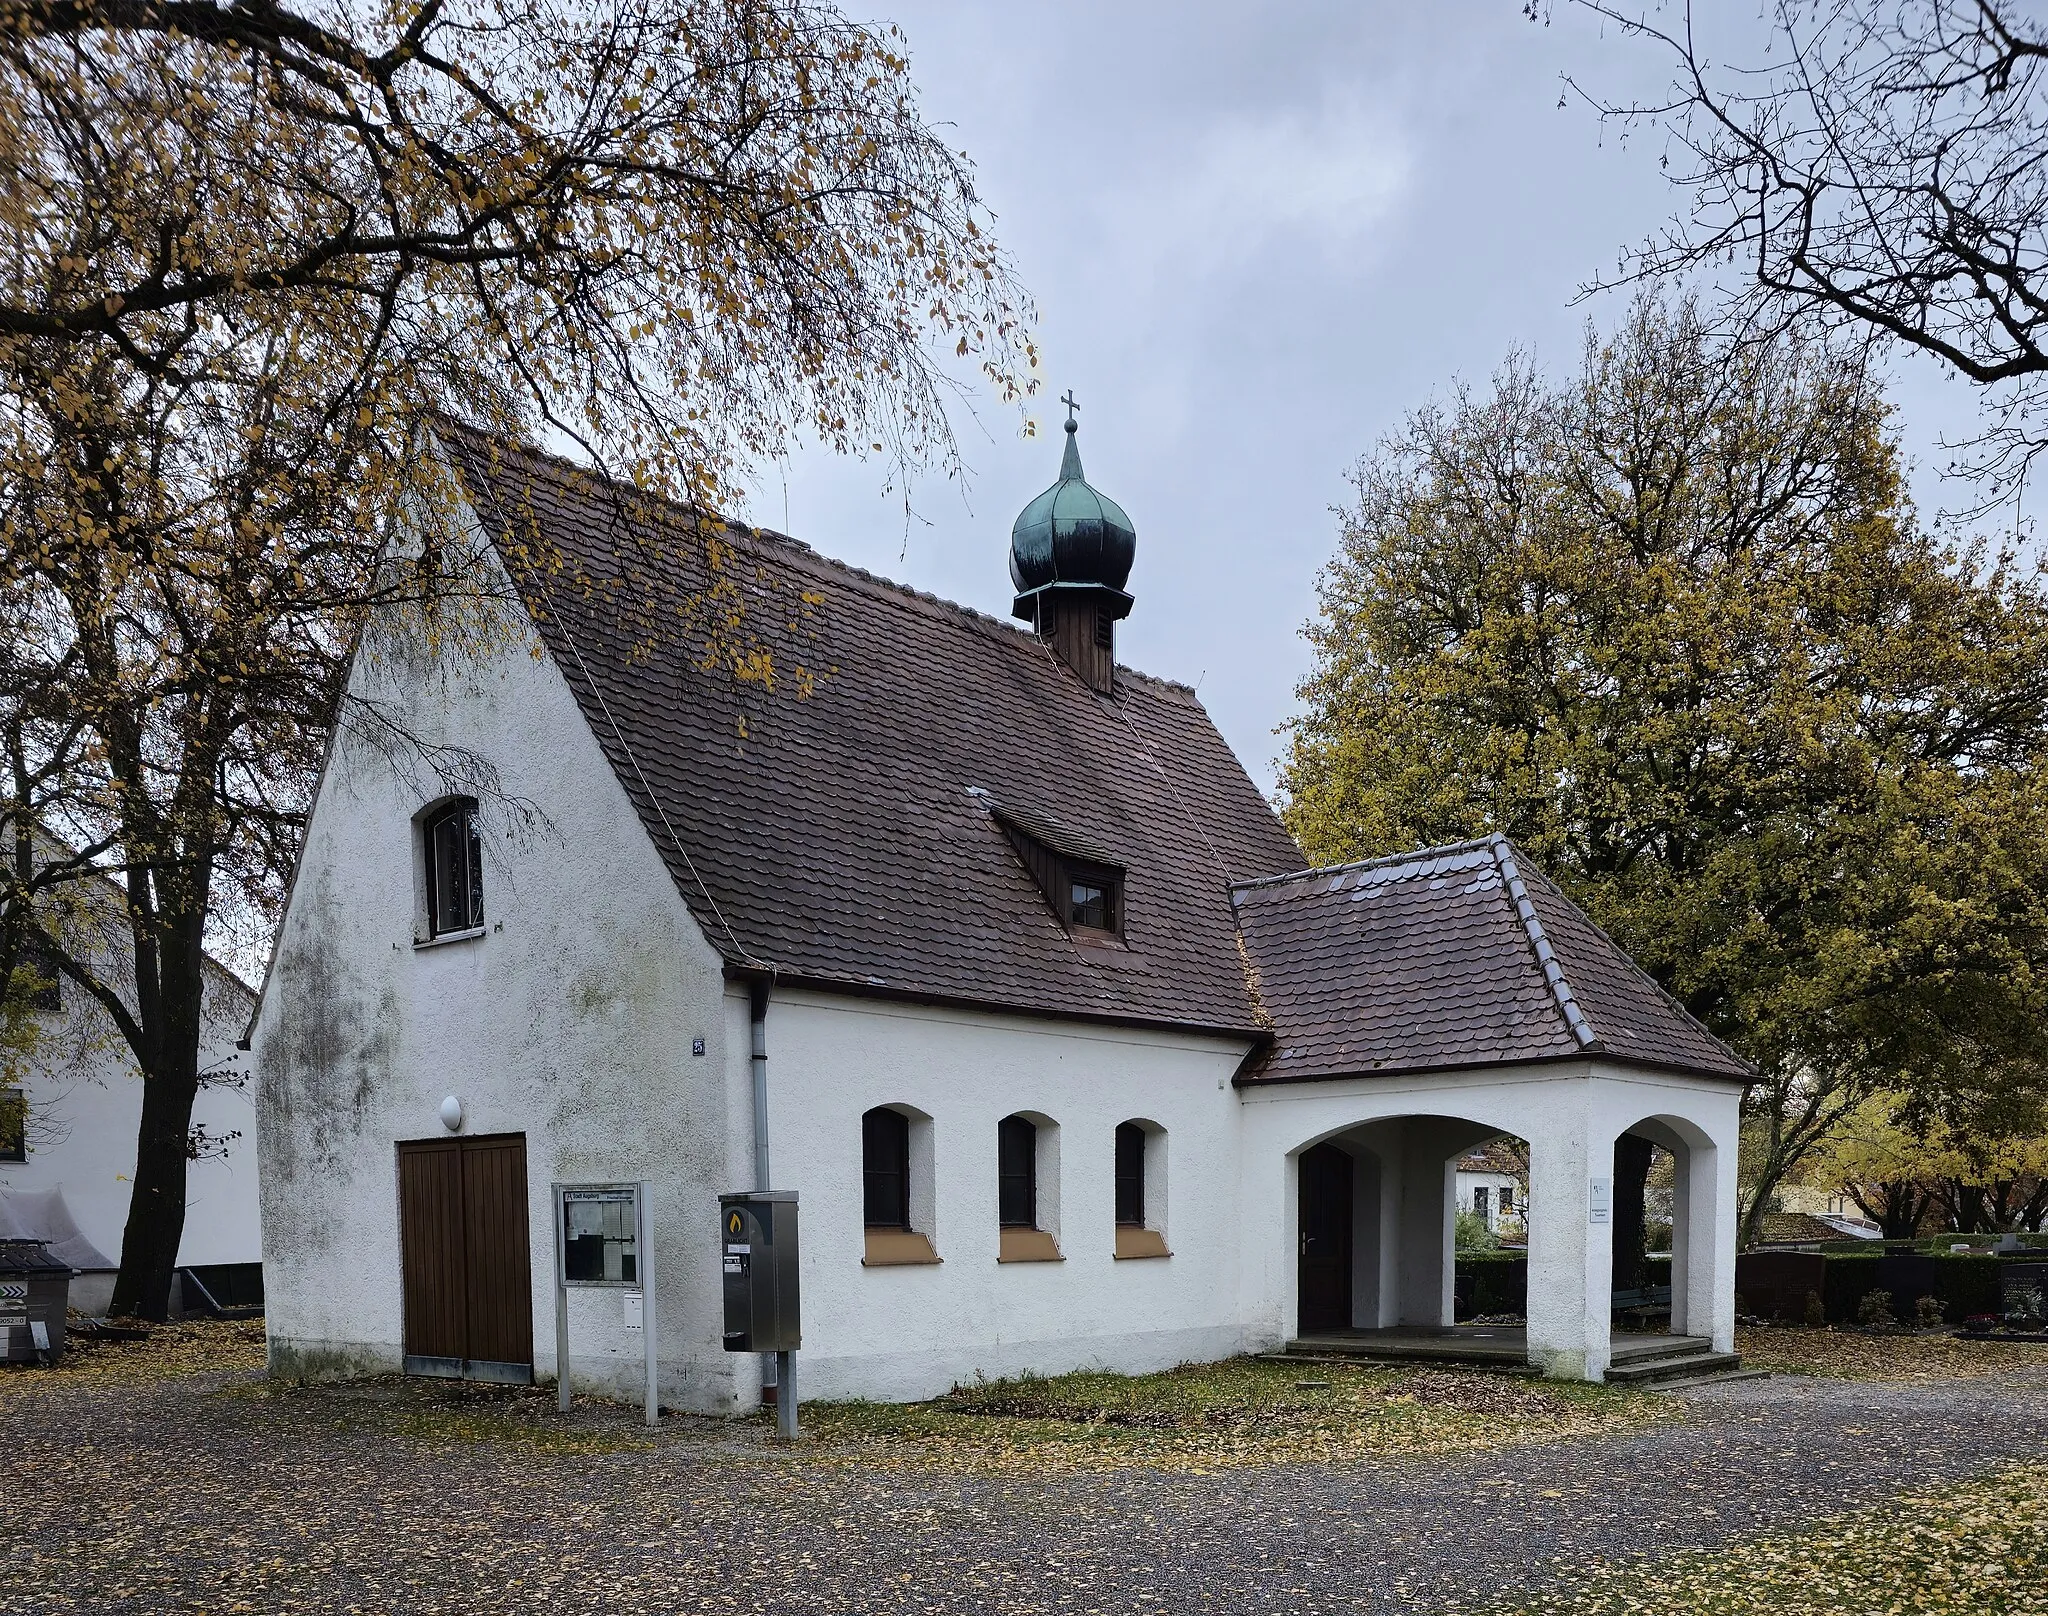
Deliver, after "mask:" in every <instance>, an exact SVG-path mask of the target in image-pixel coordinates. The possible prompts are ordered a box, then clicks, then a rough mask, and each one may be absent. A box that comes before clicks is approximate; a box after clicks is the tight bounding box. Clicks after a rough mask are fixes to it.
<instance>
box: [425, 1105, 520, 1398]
mask: <svg viewBox="0 0 2048 1616" xmlns="http://www.w3.org/2000/svg"><path fill="white" fill-rule="evenodd" d="M398 1196H399V1247H400V1262H401V1269H402V1272H403V1275H404V1294H405V1369H406V1372H407V1373H408V1374H415V1375H452V1376H461V1377H464V1378H467V1379H471V1380H502V1381H517V1382H525V1381H530V1380H531V1379H532V1378H533V1273H532V1262H531V1253H530V1251H529V1249H528V1242H527V1207H526V1139H525V1136H524V1135H521V1134H498V1135H487V1136H485V1137H483V1138H477V1139H422V1140H416V1141H408V1142H406V1143H402V1144H400V1145H399V1147H398Z"/></svg>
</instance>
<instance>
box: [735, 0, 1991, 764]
mask: <svg viewBox="0 0 2048 1616" xmlns="http://www.w3.org/2000/svg"><path fill="white" fill-rule="evenodd" d="M852 9H853V10H854V11H855V13H856V14H859V13H860V11H861V7H860V6H859V5H858V4H857V3H855V4H854V5H853V6H852ZM879 15H881V16H883V17H885V18H886V19H887V20H890V21H894V22H896V23H898V24H899V25H900V26H901V27H902V29H903V31H904V33H905V34H906V36H907V37H908V41H909V47H910V56H911V62H912V73H913V77H914V79H915V80H916V82H917V83H918V85H919V86H920V87H921V90H922V93H923V96H924V99H925V104H926V108H927V111H928V113H929V115H930V116H931V117H933V118H934V119H936V120H939V121H941V122H943V123H946V124H948V125H950V126H951V133H952V135H953V136H954V137H955V138H954V144H956V145H958V146H960V147H963V148H965V150H966V151H967V152H968V153H969V154H970V156H971V157H972V158H973V160H974V162H975V164H976V166H977V169H978V172H979V176H980V183H981V187H982V191H983V194H984V196H985V198H986V199H987V201H988V203H989V205H990V206H991V207H992V208H993V209H994V210H995V212H996V214H997V228H998V234H999V237H1000V239H1001V240H1002V241H1003V243H1004V244H1005V246H1006V247H1007V248H1008V249H1009V250H1010V252H1011V253H1012V255H1013V256H1014V258H1015V259H1016V262H1017V266H1018V269H1019V271H1020V273H1021V275H1022V277H1023V279H1024V281H1025V283H1026V284H1027V285H1028V286H1029V287H1030V289H1031V290H1032V292H1033V293H1034V294H1035V296H1036V298H1037V300H1038V304H1039V314H1040V323H1039V334H1040V337H1041V339H1042V353H1043V375H1044V378H1045V380H1046V381H1047V382H1048V383H1049V386H1048V387H1047V388H1046V389H1045V391H1044V394H1043V395H1042V398H1043V402H1042V403H1041V404H1040V405H1039V406H1038V407H1037V408H1036V409H1035V410H1034V411H1033V413H1034V415H1035V416H1036V419H1037V421H1038V424H1039V435H1038V437H1037V438H1036V439H1035V440H1033V439H1027V438H1025V437H1023V436H1022V434H1021V430H1020V423H1019V420H1018V417H1017V416H1016V415H1015V414H1014V413H1011V412H1009V411H1007V410H1006V409H1005V408H1004V407H1002V406H1000V405H994V404H990V403H986V402H985V403H984V404H983V406H982V408H981V409H980V411H979V416H978V419H976V418H973V417H968V416H963V417H961V419H960V421H959V427H960V435H961V438H962V441H963V447H964V449H965V453H966V457H967V460H968V463H969V468H970V475H969V477H968V479H967V481H966V482H965V484H964V485H962V484H959V483H947V482H944V481H942V480H926V481H925V482H923V483H921V484H920V485H918V487H917V488H916V489H915V491H914V514H913V516H912V517H911V519H910V520H909V521H908V523H906V519H905V514H904V508H903V501H902V497H901V494H900V493H896V494H893V495H892V494H889V493H885V491H884V486H883V485H884V477H885V474H884V470H883V468H880V467H877V466H874V465H862V464H858V463H852V462H839V461H836V460H834V459H833V458H832V457H830V456H827V455H821V454H810V455H799V456H798V457H797V458H796V459H795V461H794V462H793V463H792V465H791V467H790V472H789V476H788V487H787V491H786V498H787V509H786V513H785V509H784V499H785V491H784V489H783V488H782V486H781V485H780V484H779V483H775V484H771V485H770V486H767V487H764V488H763V489H762V490H761V492H760V494H759V496H758V497H757V498H756V500H755V503H754V508H753V511H752V513H751V514H752V515H753V518H754V520H756V521H758V522H761V523H763V524H764V525H767V526H771V527H785V528H786V529H787V531H789V532H791V533H792V534H794V535H795V536H796V537H798V538H801V539H803V540H805V541H806V542H808V543H810V544H812V545H813V546H815V547H816V548H817V549H819V550H821V551H823V552H825V553H826V554H828V555H833V556H837V557H840V558H842V559H844V560H848V561H852V562H855V563H857V564H859V565H861V566H864V567H867V568H870V569H871V570H873V571H875V572H878V573H881V574H884V575H885V576H889V577H893V578H897V579H900V580H902V581H904V582H907V583H911V584H914V585H916V586H917V587H919V588H922V589H928V590H932V591H934V592H936V593H938V594H940V595H943V596H945V597H947V598H949V599H952V600H956V601H961V602H964V603H966V604H969V605H972V606H975V607H978V608H980V609H981V610H983V611H987V612H991V613H995V614H998V615H1002V614H1005V613H1007V611H1008V609H1009V603H1010V586H1009V578H1008V576H1007V573H1006V571H1005V566H1006V559H1007V553H1008V543H1009V531H1010V523H1011V521H1012V519H1013V518H1014V517H1015V515H1016V513H1017V511H1018V510H1019V509H1020V508H1021V507H1022V506H1023V505H1024V503H1025V502H1026V501H1027V500H1029V499H1030V498H1031V496H1032V495H1034V494H1036V493H1037V492H1038V491H1039V490H1040V489H1042V488H1043V487H1045V486H1046V485H1047V484H1048V483H1050V482H1051V481H1052V480H1053V478H1054V475H1055V473H1056V471H1057V468H1058V461H1059V442H1060V434H1059V430H1058V427H1059V422H1060V420H1061V419H1062V418H1063V412H1062V411H1061V410H1060V408H1059V407H1058V406H1057V405H1056V404H1053V403H1052V402H1051V400H1052V399H1053V398H1054V397H1056V396H1057V395H1058V394H1061V393H1064V392H1065V391H1067V390H1068V389H1069V388H1071V389H1073V390H1074V392H1075V394H1076V396H1077V397H1078V398H1079V400H1080V404H1081V410H1080V422H1081V448H1082V455H1083V459H1084V462H1085V464H1086V469H1087V473H1088V477H1089V480H1090V481H1091V482H1093V483H1094V484H1095V485H1096V486H1097V487H1099V488H1101V489H1102V490H1103V491H1104V492H1105V493H1107V494H1109V495H1110V496H1111V497H1113V498H1114V499H1116V500H1117V501H1118V502H1119V503H1121V504H1122V505H1123V507H1124V509H1125V510H1126V511H1128V512H1129V513H1130V515H1131V518H1132V521H1133V522H1134V524H1135V525H1136V527H1137V530H1138V559H1137V565H1136V567H1135V568H1134V570H1133V572H1132V575H1131V582H1130V586H1129V587H1130V589H1131V591H1132V593H1133V594H1134V595H1135V596H1136V597H1137V605H1136V607H1135V608H1134V610H1133V612H1132V614H1131V617H1130V619H1129V621H1128V622H1127V623H1126V624H1124V625H1123V630H1122V634H1121V637H1120V639H1119V642H1118V648H1117V649H1118V657H1119V659H1120V660H1121V661H1124V662H1126V663H1128V664H1130V665H1132V666H1134V667H1137V668H1140V669H1143V670H1145V671H1147V672H1151V673H1157V674H1163V675H1166V676H1168V677H1171V678H1176V679H1181V680H1185V681H1186V682H1188V683H1190V684H1197V683H1198V682H1199V690H1200V694H1201V698H1202V700H1203V702H1204V703H1205V704H1206V705H1207V707H1208V709H1209V711H1210V712H1211V714H1213V715H1214V717H1215V719H1216V721H1217V723H1218V724H1219V725H1220V726H1221V728H1222V730H1223V733H1224V735H1225V736H1226V737H1227V738H1228V739H1229V741H1230V743H1231V745H1232V746H1234V747H1235V748H1236V750H1237V753H1238V756H1239V757H1240V758H1242V759H1243V761H1244V764H1245V766H1246V768H1247V769H1248V770H1250V772H1251V774H1252V777H1253V778H1254V779H1255V780H1257V781H1258V782H1259V783H1260V785H1261V786H1262V787H1267V788H1270V787H1271V785H1272V780H1273V763H1274V760H1275V758H1276V757H1277V756H1278V755H1279V754H1280V752H1281V750H1282V749H1283V747H1284V745H1285V741H1284V737H1282V736H1280V735H1278V734H1276V733H1275V731H1276V729H1277V727H1278V726H1280V725H1282V724H1283V723H1284V722H1285V721H1286V719H1287V718H1288V716H1289V715H1290V714H1291V713H1292V712H1293V711H1294V710H1295V698H1294V689H1295V686H1296V684H1297V682H1298V681H1299V680H1300V678H1301V677H1302V675H1303V673H1304V672H1305V670H1306V668H1307V663H1308V657H1307V648H1306V646H1305V645H1304V643H1303V641H1302V639H1301V637H1300V629H1301V627H1302V625H1303V623H1304V622H1305V621H1306V620H1307V619H1308V618H1309V617H1310V616H1311V614H1312V613H1313V610H1314V604H1315V595H1314V589H1315V576H1316V571H1317V569H1318V568H1319V567H1320V566H1321V565H1322V564H1323V563H1324V562H1325V561H1326V560H1327V559H1328V557H1329V555H1330V552H1331V549H1332V547H1333V544H1334V542H1335V535H1336V524H1335V520H1334V518H1333V517H1332V516H1331V514H1330V507H1331V505H1333V504H1334V503H1336V502H1338V501H1339V500H1341V499H1342V498H1343V497H1344V492H1345V485H1344V481H1343V477H1344V472H1345V470H1346V469H1347V468H1348V467H1349V466H1350V465H1351V464H1352V463H1353V462H1354V461H1355V460H1356V459H1357V458H1358V456H1359V455H1360V454H1361V453H1363V452H1364V451H1366V450H1367V449H1369V448H1370V447H1371V445H1372V444H1373V442H1374V441H1375V440H1376V439H1377V438H1379V437H1380V436H1381V435H1382V434H1383V433H1386V432H1388V431H1390V430H1391V429H1393V428H1394V427H1395V426H1397V425H1398V424H1399V422H1400V420H1401V417H1402V416H1403V415H1404V414H1405V413H1406V412H1407V411H1409V410H1411V409H1413V408H1414V407H1416V406H1417V405H1419V404H1421V403H1423V402H1425V401H1426V400H1427V399H1428V398H1429V397H1431V396H1432V394H1436V393H1441V392H1442V391H1443V390H1444V389H1445V387H1446V386H1447V384H1449V383H1450V382H1451V381H1452V380H1453V379H1455V378H1457V377H1460V376H1464V377H1467V378H1471V379H1473V380H1480V381H1483V380H1484V378H1485V377H1486V376H1487V375H1488V373H1490V372H1491V371H1492V370H1493V368H1494V367H1495V366H1496V365H1497V364H1498V363H1499V362H1500V361H1501V359H1502V358H1503V357H1504V356H1505V355H1506V354H1507V353H1508V351H1509V350H1510V349H1511V348H1513V347H1515V346H1521V347H1524V348H1526V349H1529V350H1530V351H1532V352H1533V353H1534V354H1535V355H1536V357H1537V359H1538V361H1539V362H1540V363H1542V364H1543V365H1544V366H1545V367H1546V368H1548V369H1550V370H1552V371H1553V372H1556V371H1560V370H1562V369H1564V368H1565V367H1567V366H1569V365H1570V364H1571V363H1572V361H1573V360H1574V358H1575V357H1576V354H1577V350H1578V345H1579V340H1580V332H1581V330H1582V327H1583V325H1584V322H1585V321H1586V319H1587V318H1588V317H1589V315H1590V316H1592V317H1594V318H1596V319H1599V318H1605V317H1607V316H1608V314H1609V313H1610V312H1611V310H1610V309H1609V307H1607V306H1605V305H1602V304H1600V303H1597V302H1596V303H1594V304H1592V305H1588V306H1580V307H1573V306H1572V299H1573V295H1574V293H1575V291H1576V289H1577V288H1578V286H1579V285H1580V284H1581V283H1582V282H1583V281H1585V280H1586V279H1587V277H1589V276H1591V275H1595V274H1597V273H1598V272H1600V271H1601V270H1603V269H1607V268H1611V267H1612V265H1613V264H1614V262H1615V257H1616V252H1617V250H1618V248H1619V247H1620V246H1621V245H1622V244H1623V243H1625V242H1631V241H1634V240H1637V239H1639V238H1640V237H1641V236H1642V235H1643V234H1644V233H1645V232H1646V231H1648V230H1649V229H1651V228H1652V227H1654V226H1655V225H1657V224H1658V223H1659V222H1660V221H1662V220H1663V219H1665V218H1666V217H1667V216H1668V215H1669V213H1670V212H1671V210H1672V208H1673V206H1674V204H1675V202H1676V200H1677V199H1676V198H1675V196H1674V194H1673V193H1672V192H1671V190H1670V189H1669V187H1668V186H1667V185H1666V184H1665V182H1664V180H1663V178H1662V176H1661V174H1660V171H1659V168H1658V163H1657V154H1658V148H1657V147H1656V146H1655V145H1654V144H1644V143H1641V142H1640V141H1639V142H1638V143H1636V144H1630V145H1624V144H1622V143H1620V142H1618V141H1617V140H1616V138H1615V137H1614V135H1613V134H1612V133H1611V132H1610V133H1608V134H1607V135H1605V136H1604V137H1603V134H1602V131H1601V129H1600V127H1599V125H1598V123H1597V121H1596V120H1595V119H1594V118H1593V117H1592V115H1591V114H1590V113H1588V112H1587V111H1586V110H1585V109H1584V108H1583V107H1582V106H1579V105H1576V104H1574V105H1571V106H1568V107H1564V108H1560V107H1559V105H1558V102H1559V97H1560V89H1561V86H1560V80H1559V74H1560V71H1561V70H1567V69H1568V70H1570V71H1571V72H1573V73H1574V74H1575V75H1577V76H1578V77H1580V78H1581V79H1582V80H1592V81H1595V82H1597V83H1598V84H1600V85H1601V87H1602V88H1603V89H1605V90H1607V91H1608V92H1610V93H1612V94H1614V95H1617V96H1619V95H1622V94H1625V93H1626V92H1627V90H1628V89H1629V88H1630V87H1631V86H1632V85H1633V86H1635V87H1639V88H1641V89H1645V90H1650V89H1655V88H1656V87H1658V86H1659V85H1661V83H1662V82H1663V81H1664V80H1665V78H1666V70H1665V68H1664V65H1663V64H1662V63H1661V62H1660V61H1659V60H1658V59H1657V58H1656V57H1654V56H1653V55H1651V54H1650V53H1649V52H1648V51H1647V50H1646V48H1645V47H1643V46H1641V45H1639V44H1634V43H1630V42H1626V41H1622V40H1618V39H1615V38H1613V37H1611V36H1610V37H1604V38H1603V37H1602V34H1601V32H1600V31H1599V29H1598V28H1597V27H1596V26H1595V25H1594V23H1593V21H1592V20H1591V19H1589V18H1586V17H1584V16H1583V15H1582V14H1580V13H1577V12H1575V11H1574V10H1572V9H1571V8H1569V7H1566V6H1560V7H1559V14H1558V15H1557V18H1556V21H1555V23H1554V25H1552V26H1549V27H1545V26H1543V25H1541V24H1532V23H1530V22H1529V21H1527V20H1526V19H1524V18H1523V16H1522V15H1521V10H1520V5H1519V0H1433V3H1431V4H1427V5H1420V6H1418V5H1412V4H1410V5H1398V4H1380V3H1364V0H1335V3H1329V4H1307V3H1300V4H1273V3H1267V4H1261V5H1241V4H1239V5H1226V4H1217V3H1214V0H1208V3H1202V4H1195V3H1192V0H1179V3H1175V4H1164V3H1159V4H1138V3H1131V0H1120V3H1118V4H1116V5H1103V4H1100V3H1095V4H1081V3H1078V0H1054V3H1035V4H1031V5H1017V4H1008V3H1004V4H997V3H994V0H976V3H972V4H968V3H962V0H950V3H945V0H916V3H898V4H895V5H894V6H893V7H892V9H890V10H889V11H887V12H885V13H879ZM1905 380H1906V383H1907V385H1906V386H1905V387H1904V388H1903V390H1902V394H1901V397H1902V403H1903V404H1904V405H1905V410H1906V426H1907V429H1908V432H1907V435H1908V438H1909V441H1910V442H1911V443H1912V444H1913V446H1914V447H1915V448H1916V449H1920V450H1923V451H1924V446H1925V445H1926V444H1927V443H1928V442H1930V441H1931V437H1932V434H1933V432H1934V431H1935V430H1936V427H1937V424H1938V422H1939V421H1940V420H1941V419H1944V418H1947V419H1966V418H1967V395H1966V394H1964V393H1963V392H1962V390H1961V389H1959V388H1956V387H1951V386H1947V385H1945V384H1943V383H1941V382H1940V381H1938V380H1937V379H1936V378H1934V377H1932V376H1931V375H1923V374H1920V373H1917V372H1916V373H1914V374H1913V375H1911V376H1908V377H1907V378H1905ZM1922 458H1923V459H1925V460H1931V459H1932V456H1931V453H1929V452H1923V454H1922Z"/></svg>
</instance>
